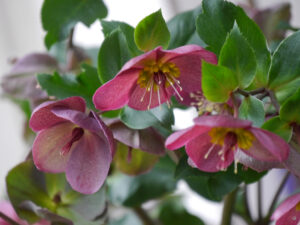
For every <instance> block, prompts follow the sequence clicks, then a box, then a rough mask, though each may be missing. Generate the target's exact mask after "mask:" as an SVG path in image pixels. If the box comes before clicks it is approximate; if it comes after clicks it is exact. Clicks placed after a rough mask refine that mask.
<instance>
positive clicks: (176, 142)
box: [165, 125, 209, 150]
mask: <svg viewBox="0 0 300 225" xmlns="http://www.w3.org/2000/svg"><path fill="white" fill-rule="evenodd" d="M208 131H209V128H206V127H200V126H197V125H195V126H193V127H189V128H186V129H184V130H180V131H177V132H175V133H173V134H171V135H170V136H169V137H168V138H167V140H166V143H165V146H166V148H167V149H169V150H175V149H178V148H180V147H182V146H184V145H186V144H187V143H188V142H189V141H190V140H192V139H194V138H195V137H197V136H199V135H201V134H203V133H205V132H208Z"/></svg>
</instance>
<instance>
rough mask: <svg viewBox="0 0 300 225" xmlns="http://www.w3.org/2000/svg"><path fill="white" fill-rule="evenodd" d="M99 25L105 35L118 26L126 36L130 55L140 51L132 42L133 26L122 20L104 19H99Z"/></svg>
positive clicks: (135, 54)
mask: <svg viewBox="0 0 300 225" xmlns="http://www.w3.org/2000/svg"><path fill="white" fill-rule="evenodd" d="M101 25H102V32H103V33H104V36H105V37H108V36H109V35H110V34H111V33H112V32H113V31H114V30H115V29H118V28H119V29H120V30H121V31H122V33H123V34H124V35H125V37H126V40H127V44H128V48H129V50H130V52H131V54H132V56H137V55H140V54H141V53H142V52H141V51H140V50H139V49H138V48H137V46H136V44H135V42H134V28H133V27H132V26H130V25H129V24H127V23H124V22H119V21H105V20H101Z"/></svg>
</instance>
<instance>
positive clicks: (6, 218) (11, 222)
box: [0, 212, 20, 225]
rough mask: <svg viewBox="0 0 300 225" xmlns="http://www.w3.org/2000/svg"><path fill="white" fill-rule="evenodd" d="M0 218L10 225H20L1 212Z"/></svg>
mask: <svg viewBox="0 0 300 225" xmlns="http://www.w3.org/2000/svg"><path fill="white" fill-rule="evenodd" d="M0 218H2V219H4V221H6V222H8V223H9V224H11V225H20V224H19V223H17V222H16V221H14V220H12V219H11V218H9V217H8V216H6V215H5V214H3V213H2V212H0Z"/></svg>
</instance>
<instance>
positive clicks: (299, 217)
mask: <svg viewBox="0 0 300 225" xmlns="http://www.w3.org/2000/svg"><path fill="white" fill-rule="evenodd" d="M299 221H300V211H299V210H298V211H297V210H296V208H293V209H291V210H290V211H288V212H287V213H286V214H284V215H283V216H282V217H280V218H279V219H278V220H277V221H276V225H299Z"/></svg>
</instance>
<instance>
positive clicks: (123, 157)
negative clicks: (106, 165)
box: [114, 142, 159, 175]
mask: <svg viewBox="0 0 300 225" xmlns="http://www.w3.org/2000/svg"><path fill="white" fill-rule="evenodd" d="M158 159H159V156H158V155H154V154H149V153H147V152H144V151H142V150H140V149H134V148H133V149H130V150H129V149H128V146H126V145H124V144H123V143H121V142H118V144H117V152H116V154H115V156H114V162H115V165H116V167H117V168H118V169H119V170H120V171H122V172H123V173H125V174H128V175H138V174H142V173H145V172H147V171H149V170H150V169H152V167H153V166H154V164H155V163H156V162H157V160H158Z"/></svg>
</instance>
